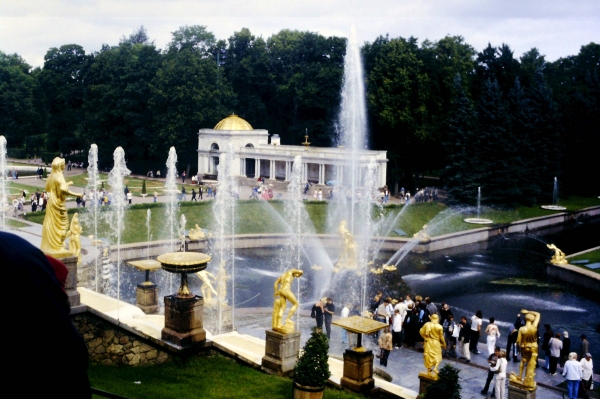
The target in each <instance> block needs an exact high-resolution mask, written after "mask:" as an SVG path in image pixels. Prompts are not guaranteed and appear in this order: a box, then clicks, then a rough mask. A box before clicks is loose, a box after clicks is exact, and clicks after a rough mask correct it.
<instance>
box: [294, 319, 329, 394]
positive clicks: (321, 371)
mask: <svg viewBox="0 0 600 399" xmlns="http://www.w3.org/2000/svg"><path fill="white" fill-rule="evenodd" d="M328 351H329V340H328V339H327V336H326V335H325V334H323V333H322V332H321V330H320V329H318V328H316V327H314V328H313V330H312V333H311V335H310V338H309V339H308V341H306V344H304V348H303V349H302V353H301V354H300V357H299V358H298V361H297V362H296V366H295V367H294V399H320V398H322V397H323V391H324V390H325V383H326V382H327V380H328V379H329V376H330V375H331V373H330V372H329V364H328V363H327V360H328V359H329V355H328V354H327V352H328Z"/></svg>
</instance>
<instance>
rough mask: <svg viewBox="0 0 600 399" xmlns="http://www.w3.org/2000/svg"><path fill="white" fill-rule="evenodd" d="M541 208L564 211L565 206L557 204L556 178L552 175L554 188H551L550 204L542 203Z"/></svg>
mask: <svg viewBox="0 0 600 399" xmlns="http://www.w3.org/2000/svg"><path fill="white" fill-rule="evenodd" d="M542 209H548V210H550V211H564V210H566V209H567V208H566V207H564V206H560V205H558V179H557V178H556V176H555V177H554V189H553V190H552V205H542Z"/></svg>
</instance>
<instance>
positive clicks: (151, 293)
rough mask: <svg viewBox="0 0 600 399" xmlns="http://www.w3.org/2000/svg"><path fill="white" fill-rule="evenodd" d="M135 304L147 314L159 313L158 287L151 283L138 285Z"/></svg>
mask: <svg viewBox="0 0 600 399" xmlns="http://www.w3.org/2000/svg"><path fill="white" fill-rule="evenodd" d="M135 300H136V301H135V302H136V303H135V304H136V306H137V307H138V308H140V309H142V310H143V311H144V313H146V314H156V313H158V287H157V286H156V284H154V283H151V282H144V283H140V284H138V285H137V289H136V292H135Z"/></svg>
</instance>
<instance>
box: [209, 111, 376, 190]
mask: <svg viewBox="0 0 600 399" xmlns="http://www.w3.org/2000/svg"><path fill="white" fill-rule="evenodd" d="M269 138H270V140H269ZM230 144H232V145H233V149H234V151H235V157H234V165H233V170H234V171H239V176H240V177H250V178H258V177H259V176H263V177H264V178H265V179H271V180H279V181H288V180H289V177H290V174H291V171H292V164H293V162H294V158H295V157H296V156H298V155H301V156H302V161H303V162H304V165H305V167H304V174H305V176H304V180H308V181H310V182H312V183H316V184H320V185H324V184H326V183H327V182H331V181H342V180H343V176H344V170H345V169H346V167H347V166H348V165H349V154H348V150H347V149H345V148H325V147H311V146H310V145H309V144H310V143H308V138H307V140H306V143H304V144H303V145H299V146H298V145H281V144H280V139H279V135H277V134H273V135H271V136H270V137H269V132H268V131H267V130H265V129H254V128H252V126H251V125H250V124H249V123H248V122H246V121H245V120H244V119H242V118H240V117H239V116H237V115H231V116H228V117H227V118H225V119H223V120H222V121H221V122H219V123H217V125H216V126H215V127H214V129H200V131H199V132H198V175H199V176H200V177H201V178H202V177H204V178H209V179H210V178H213V179H214V178H215V176H216V175H217V165H218V164H219V154H220V153H221V152H224V151H227V149H228V148H229V145H230ZM372 159H374V160H375V162H376V165H377V174H376V175H377V185H378V186H379V187H383V186H384V185H385V182H386V165H387V161H388V160H387V157H386V151H371V150H363V151H361V152H360V153H359V162H360V166H361V167H362V168H364V169H363V170H364V171H366V167H367V165H368V164H369V162H370V161H371V160H372ZM361 175H362V173H361Z"/></svg>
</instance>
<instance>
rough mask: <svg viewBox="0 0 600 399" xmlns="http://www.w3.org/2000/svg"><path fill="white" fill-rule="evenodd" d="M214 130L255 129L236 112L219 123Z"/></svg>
mask: <svg viewBox="0 0 600 399" xmlns="http://www.w3.org/2000/svg"><path fill="white" fill-rule="evenodd" d="M214 130H254V129H253V128H252V126H251V125H250V124H249V123H248V122H246V121H245V120H244V119H242V118H240V117H239V116H237V115H236V114H232V115H229V116H228V117H227V118H225V119H223V120H222V121H221V122H219V123H217V125H216V126H215V129H214Z"/></svg>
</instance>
